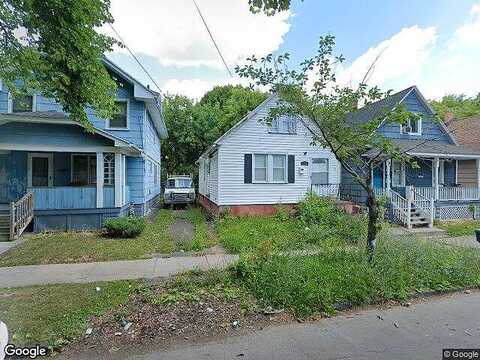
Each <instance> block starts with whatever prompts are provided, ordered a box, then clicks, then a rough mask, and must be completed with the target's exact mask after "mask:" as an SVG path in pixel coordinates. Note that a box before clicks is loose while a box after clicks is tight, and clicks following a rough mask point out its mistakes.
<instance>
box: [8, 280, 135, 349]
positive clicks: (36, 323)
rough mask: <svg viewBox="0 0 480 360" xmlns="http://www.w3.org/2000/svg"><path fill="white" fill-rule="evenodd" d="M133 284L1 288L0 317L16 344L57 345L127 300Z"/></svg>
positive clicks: (131, 282) (117, 282) (76, 335)
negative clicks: (89, 320)
mask: <svg viewBox="0 0 480 360" xmlns="http://www.w3.org/2000/svg"><path fill="white" fill-rule="evenodd" d="M136 286H137V283H136V282H133V281H116V282H108V283H94V284H78V285H52V286H36V287H24V288H18V289H0V299H1V300H0V317H1V319H2V321H3V322H5V323H6V324H7V327H8V330H9V334H10V341H11V342H13V343H14V344H15V345H28V344H37V343H40V344H43V345H46V346H52V347H53V348H60V347H62V346H63V345H65V344H66V343H68V342H70V341H72V340H73V339H75V338H77V337H79V336H82V335H83V334H84V333H85V330H86V328H87V325H88V319H89V318H90V317H91V316H94V315H101V314H103V313H105V312H106V311H108V310H110V309H112V308H114V307H116V306H118V305H119V304H122V303H124V302H126V301H127V298H128V295H129V294H130V293H131V292H132V291H133V290H134V289H135V288H136ZM96 287H100V291H96Z"/></svg>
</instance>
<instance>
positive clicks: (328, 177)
mask: <svg viewBox="0 0 480 360" xmlns="http://www.w3.org/2000/svg"><path fill="white" fill-rule="evenodd" d="M314 159H320V160H326V162H327V171H313V160H314ZM310 163H311V164H312V166H311V167H310V183H312V176H313V173H314V172H318V173H327V183H326V184H319V185H320V186H323V185H329V184H330V159H329V158H328V157H318V156H317V157H312V158H311V159H310Z"/></svg>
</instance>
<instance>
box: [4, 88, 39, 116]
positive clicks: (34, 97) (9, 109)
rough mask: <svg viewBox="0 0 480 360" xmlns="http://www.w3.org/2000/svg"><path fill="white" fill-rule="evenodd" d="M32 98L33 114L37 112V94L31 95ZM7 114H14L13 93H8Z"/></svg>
mask: <svg viewBox="0 0 480 360" xmlns="http://www.w3.org/2000/svg"><path fill="white" fill-rule="evenodd" d="M30 96H31V97H32V112H36V111H37V94H33V95H30ZM7 113H9V114H12V113H13V95H12V93H11V92H9V93H8V101H7Z"/></svg>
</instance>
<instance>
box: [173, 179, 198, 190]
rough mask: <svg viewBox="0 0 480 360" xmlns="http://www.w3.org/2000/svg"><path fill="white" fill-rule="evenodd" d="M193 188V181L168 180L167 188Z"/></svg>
mask: <svg viewBox="0 0 480 360" xmlns="http://www.w3.org/2000/svg"><path fill="white" fill-rule="evenodd" d="M191 187H193V184H192V179H168V180H167V188H169V189H180V188H191Z"/></svg>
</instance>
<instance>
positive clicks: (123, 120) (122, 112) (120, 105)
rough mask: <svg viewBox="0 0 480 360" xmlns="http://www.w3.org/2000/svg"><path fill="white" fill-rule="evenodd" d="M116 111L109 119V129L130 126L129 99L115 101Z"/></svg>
mask: <svg viewBox="0 0 480 360" xmlns="http://www.w3.org/2000/svg"><path fill="white" fill-rule="evenodd" d="M115 106H116V110H117V111H116V112H115V114H113V117H112V118H111V119H110V120H109V121H108V128H109V129H127V128H128V101H115Z"/></svg>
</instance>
